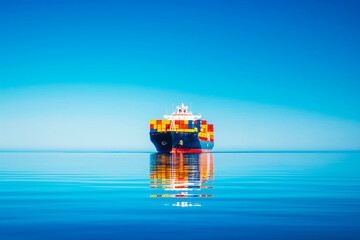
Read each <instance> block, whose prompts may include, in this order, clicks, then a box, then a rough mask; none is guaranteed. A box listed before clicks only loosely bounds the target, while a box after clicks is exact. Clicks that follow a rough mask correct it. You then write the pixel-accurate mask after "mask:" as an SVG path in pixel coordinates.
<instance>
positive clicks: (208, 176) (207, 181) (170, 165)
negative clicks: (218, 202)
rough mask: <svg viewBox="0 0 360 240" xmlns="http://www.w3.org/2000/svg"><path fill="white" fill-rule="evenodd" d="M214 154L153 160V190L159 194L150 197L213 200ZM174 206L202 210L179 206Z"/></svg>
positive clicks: (156, 156) (162, 156) (154, 156)
mask: <svg viewBox="0 0 360 240" xmlns="http://www.w3.org/2000/svg"><path fill="white" fill-rule="evenodd" d="M213 182H214V154H213V153H191V154H190V153H189V154H161V153H156V154H152V155H151V156H150V188H151V189H152V190H154V191H157V194H152V195H150V197H167V198H199V197H213V196H214V195H211V194H208V193H207V192H208V191H209V190H208V189H212V188H213V186H212V185H213ZM172 205H173V206H181V207H184V206H200V204H192V203H189V202H177V203H175V204H172Z"/></svg>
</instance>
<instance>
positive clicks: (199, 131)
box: [150, 104, 214, 153]
mask: <svg viewBox="0 0 360 240" xmlns="http://www.w3.org/2000/svg"><path fill="white" fill-rule="evenodd" d="M164 118H165V119H164V120H150V140H151V142H152V143H153V144H154V145H155V148H156V150H157V151H158V152H159V153H202V152H210V151H211V150H212V149H213V147H214V125H213V124H208V122H207V121H206V120H201V115H200V114H199V115H193V114H192V112H189V111H188V106H184V104H181V106H178V107H176V112H174V113H173V114H172V115H164Z"/></svg>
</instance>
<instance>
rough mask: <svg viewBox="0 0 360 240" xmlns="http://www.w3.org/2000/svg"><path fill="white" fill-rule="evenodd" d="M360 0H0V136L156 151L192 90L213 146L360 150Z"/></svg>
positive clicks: (42, 144) (64, 146) (0, 143)
mask: <svg viewBox="0 0 360 240" xmlns="http://www.w3.org/2000/svg"><path fill="white" fill-rule="evenodd" d="M359 12H360V3H359V2H358V1H330V0H328V1H296V2H295V1H220V0H219V1H183V0H182V1H65V0H63V1H60V0H58V1H49V0H48V1H16V0H15V1H14V0H12V1H10V0H9V1H7V0H4V1H0V149H2V150H19V149H23V150H154V148H153V146H152V144H151V142H150V140H149V136H148V127H149V126H148V123H149V120H150V119H161V118H162V115H163V114H164V113H165V112H166V109H167V110H168V112H170V111H171V108H172V106H176V105H177V104H180V103H181V102H184V103H185V104H188V105H190V104H191V105H192V110H193V112H195V113H198V112H201V113H202V115H203V116H204V119H207V120H209V121H210V122H213V123H214V124H215V150H344V149H349V150H355V149H360V106H359V105H360V94H359V93H360V44H359V43H360V30H359V29H360V14H359Z"/></svg>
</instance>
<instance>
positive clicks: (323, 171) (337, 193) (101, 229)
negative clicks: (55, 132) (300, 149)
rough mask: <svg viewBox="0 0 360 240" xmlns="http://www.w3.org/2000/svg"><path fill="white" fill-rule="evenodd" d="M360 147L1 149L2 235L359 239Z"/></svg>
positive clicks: (1, 236)
mask: <svg viewBox="0 0 360 240" xmlns="http://www.w3.org/2000/svg"><path fill="white" fill-rule="evenodd" d="M359 173H360V153H356V152H348V153H346V152H344V153H213V154H183V155H180V154H177V155H166V154H165V155H163V154H149V153H0V239H4V240H5V239H79V238H82V239H130V238H131V239H227V238H228V239H230V238H233V239H360V174H359Z"/></svg>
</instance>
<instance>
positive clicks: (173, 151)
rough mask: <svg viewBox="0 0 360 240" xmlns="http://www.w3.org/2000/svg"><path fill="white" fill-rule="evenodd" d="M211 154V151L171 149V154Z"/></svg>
mask: <svg viewBox="0 0 360 240" xmlns="http://www.w3.org/2000/svg"><path fill="white" fill-rule="evenodd" d="M206 152H211V149H186V148H173V149H172V151H171V153H206Z"/></svg>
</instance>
